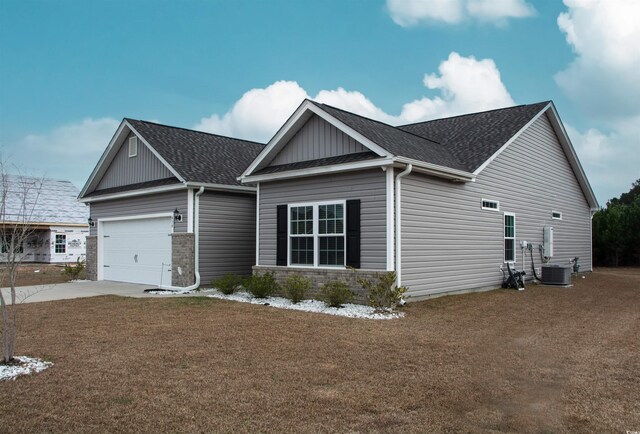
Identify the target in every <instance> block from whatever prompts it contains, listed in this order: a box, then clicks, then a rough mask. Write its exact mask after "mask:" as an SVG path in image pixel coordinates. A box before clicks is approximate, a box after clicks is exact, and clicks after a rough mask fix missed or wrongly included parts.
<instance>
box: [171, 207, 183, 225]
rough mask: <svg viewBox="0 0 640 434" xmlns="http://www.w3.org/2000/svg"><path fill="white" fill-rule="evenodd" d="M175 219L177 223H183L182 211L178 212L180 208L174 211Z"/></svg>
mask: <svg viewBox="0 0 640 434" xmlns="http://www.w3.org/2000/svg"><path fill="white" fill-rule="evenodd" d="M173 219H174V220H175V221H177V222H181V221H182V214H180V211H178V208H176V209H175V210H173Z"/></svg>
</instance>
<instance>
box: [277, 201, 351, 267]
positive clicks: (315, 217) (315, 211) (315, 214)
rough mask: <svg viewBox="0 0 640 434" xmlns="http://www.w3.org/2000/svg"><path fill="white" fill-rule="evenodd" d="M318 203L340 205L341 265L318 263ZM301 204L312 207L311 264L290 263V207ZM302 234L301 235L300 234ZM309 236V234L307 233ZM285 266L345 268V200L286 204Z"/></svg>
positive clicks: (300, 205)
mask: <svg viewBox="0 0 640 434" xmlns="http://www.w3.org/2000/svg"><path fill="white" fill-rule="evenodd" d="M320 205H342V212H343V214H342V215H343V219H344V222H343V225H342V237H343V238H344V264H343V265H320V264H319V262H320V251H319V248H320V242H319V238H320V234H319V233H318V226H319V225H318V221H319V220H318V219H319V217H320V214H319V212H318V209H319V206H320ZM302 206H310V207H312V208H313V211H312V212H313V234H310V236H311V237H312V238H313V265H310V264H292V263H291V208H297V207H302ZM301 236H302V235H301ZM307 236H309V235H307ZM326 236H340V234H326ZM287 266H288V267H292V268H316V269H317V268H320V269H322V268H327V269H333V270H335V269H345V268H346V266H347V201H346V200H344V199H340V200H325V201H321V202H300V203H290V204H287Z"/></svg>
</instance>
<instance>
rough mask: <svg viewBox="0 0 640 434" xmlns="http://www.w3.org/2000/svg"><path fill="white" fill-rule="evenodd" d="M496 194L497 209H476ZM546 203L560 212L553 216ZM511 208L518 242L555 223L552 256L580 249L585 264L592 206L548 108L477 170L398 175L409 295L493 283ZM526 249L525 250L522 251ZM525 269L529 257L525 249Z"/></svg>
mask: <svg viewBox="0 0 640 434" xmlns="http://www.w3.org/2000/svg"><path fill="white" fill-rule="evenodd" d="M483 198H484V199H490V200H498V201H500V210H499V211H488V210H482V209H481V200H482V199H483ZM552 211H560V212H562V220H552V219H551V213H552ZM505 212H511V213H515V215H516V261H517V267H518V268H519V269H520V268H522V254H521V250H520V247H519V243H520V241H522V240H526V241H528V242H532V243H534V245H535V249H534V262H535V265H536V267H540V265H541V260H540V254H539V252H538V249H537V246H538V245H539V244H542V236H543V227H544V226H545V225H549V226H553V227H554V232H555V233H554V257H553V258H552V260H551V263H552V264H568V263H569V259H570V258H573V257H574V256H579V257H580V263H581V264H582V268H581V270H583V271H587V270H590V269H591V214H590V210H589V205H588V203H587V200H586V199H585V196H584V194H583V192H582V190H581V188H580V186H579V184H578V182H577V180H576V178H575V175H574V173H573V171H572V169H571V167H570V166H569V162H568V161H567V158H566V156H565V154H564V152H563V150H562V148H561V146H560V144H559V142H558V140H557V137H556V136H555V133H554V132H553V129H552V127H551V124H550V123H549V120H548V118H547V117H546V115H543V116H541V117H540V118H539V119H538V120H537V121H536V122H535V123H534V124H532V125H531V126H530V127H529V128H528V129H527V130H526V131H524V132H523V133H522V134H521V135H520V137H518V138H517V139H516V140H515V141H514V142H513V143H512V144H511V145H509V146H508V147H507V148H506V149H505V150H504V152H502V154H500V155H499V156H498V157H497V158H496V159H495V160H494V161H493V162H492V163H490V164H489V165H488V166H487V167H486V168H485V169H484V170H483V171H482V172H481V173H480V175H478V177H477V180H476V182H470V183H467V184H454V183H451V182H448V181H445V180H440V179H436V178H432V177H427V176H423V175H420V174H411V175H409V176H407V177H406V178H405V179H403V180H402V284H403V285H405V286H408V287H409V295H413V296H424V295H431V294H436V293H441V292H450V291H458V290H467V289H474V288H488V287H497V286H499V285H500V284H501V282H502V272H501V271H500V268H499V267H500V265H502V264H503V263H504V256H503V255H504V238H503V234H504V233H503V224H504V223H503V219H504V213H505ZM526 253H528V252H526ZM526 271H527V274H531V259H530V256H529V254H527V255H526Z"/></svg>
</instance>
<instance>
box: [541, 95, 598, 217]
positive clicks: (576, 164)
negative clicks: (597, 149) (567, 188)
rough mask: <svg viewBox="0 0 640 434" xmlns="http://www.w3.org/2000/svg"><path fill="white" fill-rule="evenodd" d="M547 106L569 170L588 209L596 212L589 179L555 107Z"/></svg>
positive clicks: (595, 201) (594, 196) (594, 198)
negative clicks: (570, 169)
mask: <svg viewBox="0 0 640 434" xmlns="http://www.w3.org/2000/svg"><path fill="white" fill-rule="evenodd" d="M549 105H550V107H549V108H550V109H551V110H550V111H551V114H552V116H549V119H550V121H551V126H552V127H553V129H554V130H555V132H556V135H557V136H558V139H559V141H560V145H561V146H562V148H563V149H564V151H565V154H566V155H567V158H568V159H569V164H570V165H571V168H572V169H573V172H574V173H575V175H576V178H577V179H578V184H580V187H581V188H582V191H583V193H584V195H585V197H586V198H587V202H589V207H590V208H591V210H596V211H597V210H598V209H599V204H598V199H597V198H596V195H595V194H594V193H593V190H592V189H591V184H590V183H589V179H588V178H587V175H586V174H585V173H584V169H583V168H582V164H580V160H579V159H578V154H576V151H575V149H574V147H573V145H572V144H571V139H569V135H568V134H567V131H566V130H565V128H564V125H563V124H562V120H560V116H559V115H558V112H557V111H556V107H555V105H554V104H553V103H550V104H549Z"/></svg>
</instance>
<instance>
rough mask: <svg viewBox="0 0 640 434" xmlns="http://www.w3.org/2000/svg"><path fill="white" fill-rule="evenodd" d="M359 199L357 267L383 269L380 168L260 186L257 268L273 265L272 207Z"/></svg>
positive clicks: (384, 221)
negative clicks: (358, 252) (358, 251)
mask: <svg viewBox="0 0 640 434" xmlns="http://www.w3.org/2000/svg"><path fill="white" fill-rule="evenodd" d="M348 199H360V206H361V209H360V222H361V234H360V236H361V240H360V251H361V257H360V261H361V268H363V269H371V270H385V269H386V266H387V259H386V224H387V217H386V178H385V172H383V171H382V170H381V169H376V170H366V171H359V172H348V173H339V174H331V175H320V176H314V177H309V178H299V179H293V180H288V181H276V182H262V183H260V247H259V249H260V257H259V263H260V265H267V266H274V265H276V235H277V234H276V207H277V206H278V205H285V204H292V203H302V202H319V201H329V200H348Z"/></svg>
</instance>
